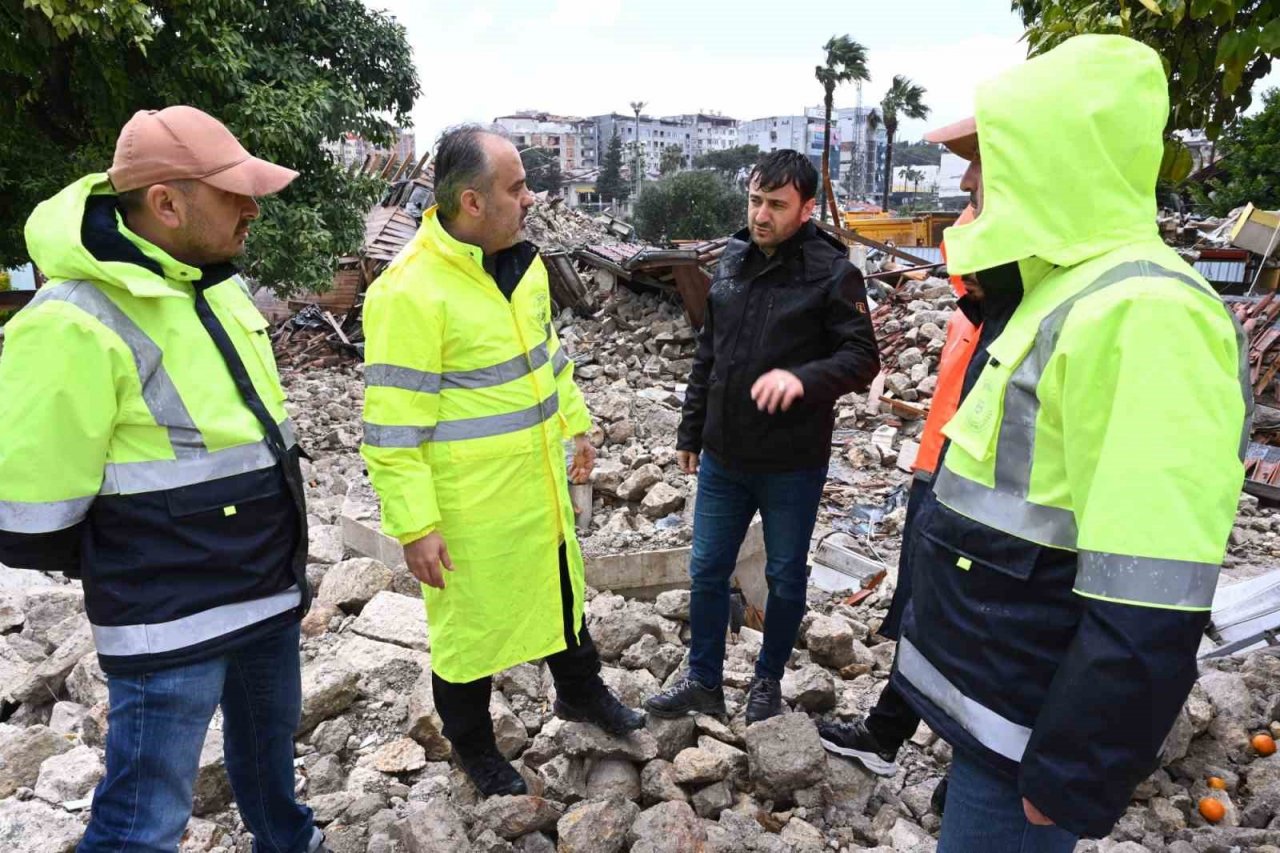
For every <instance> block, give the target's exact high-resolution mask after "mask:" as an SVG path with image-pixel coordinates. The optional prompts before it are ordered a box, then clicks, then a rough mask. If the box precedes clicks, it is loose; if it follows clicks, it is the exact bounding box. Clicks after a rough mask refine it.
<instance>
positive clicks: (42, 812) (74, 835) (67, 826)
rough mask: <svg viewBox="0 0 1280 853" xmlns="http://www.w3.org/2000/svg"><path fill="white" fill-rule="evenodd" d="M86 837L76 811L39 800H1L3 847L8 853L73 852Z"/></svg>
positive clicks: (1, 836) (0, 842)
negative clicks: (72, 812)
mask: <svg viewBox="0 0 1280 853" xmlns="http://www.w3.org/2000/svg"><path fill="white" fill-rule="evenodd" d="M83 836H84V824H82V823H81V822H80V819H79V818H78V817H76V816H75V815H73V814H70V813H68V812H65V811H63V810H62V809H55V808H53V807H51V806H49V805H46V804H45V803H43V802H40V801H39V800H26V801H23V800H15V799H0V850H5V851H8V853H72V851H74V850H75V848H76V845H77V844H79V843H80V839H81V838H82V837H83Z"/></svg>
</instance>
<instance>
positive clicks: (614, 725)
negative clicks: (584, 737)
mask: <svg viewBox="0 0 1280 853" xmlns="http://www.w3.org/2000/svg"><path fill="white" fill-rule="evenodd" d="M552 710H553V711H554V712H555V715H556V716H557V717H559V718H560V719H562V720H569V721H570V722H575V723H595V724H596V725H597V726H599V727H600V728H602V729H604V730H605V731H606V732H608V733H609V734H611V735H617V736H619V737H621V736H622V735H625V734H626V733H627V732H633V731H635V730H636V729H638V728H642V727H643V726H644V714H642V713H640V712H639V711H636V710H634V709H632V708H628V707H627V706H626V705H623V704H622V703H621V702H620V701H618V697H617V696H614V695H613V691H612V690H610V689H609V688H608V687H605V685H604V683H603V682H600V681H597V682H596V683H595V684H592V685H590V686H588V687H586V688H584V689H580V690H576V691H573V692H572V693H570V692H568V691H563V690H560V689H559V688H558V687H557V689H556V704H555V706H554V707H553V709H552Z"/></svg>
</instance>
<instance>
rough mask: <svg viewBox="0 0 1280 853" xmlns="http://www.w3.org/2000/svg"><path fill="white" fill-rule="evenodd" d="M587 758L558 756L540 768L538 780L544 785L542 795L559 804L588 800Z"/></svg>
mask: <svg viewBox="0 0 1280 853" xmlns="http://www.w3.org/2000/svg"><path fill="white" fill-rule="evenodd" d="M586 761H587V760H586V759H585V758H570V757H569V756H567V755H557V756H556V757H555V758H553V759H551V760H550V761H548V762H546V763H545V764H543V765H542V766H540V767H539V768H538V770H537V775H538V780H539V781H540V782H541V783H542V795H543V796H544V797H547V798H548V799H551V800H555V801H556V802H559V803H576V802H577V801H578V800H585V799H586V798H587V769H586Z"/></svg>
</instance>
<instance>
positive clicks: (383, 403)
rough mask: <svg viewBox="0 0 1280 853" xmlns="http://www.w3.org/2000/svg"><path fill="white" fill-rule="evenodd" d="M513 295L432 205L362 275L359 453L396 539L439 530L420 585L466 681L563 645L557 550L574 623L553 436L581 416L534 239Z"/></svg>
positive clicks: (574, 431)
mask: <svg viewBox="0 0 1280 853" xmlns="http://www.w3.org/2000/svg"><path fill="white" fill-rule="evenodd" d="M506 251H508V252H512V253H514V255H515V258H516V262H517V263H518V264H519V265H520V268H521V269H523V270H524V272H523V275H522V277H521V278H520V283H519V284H518V285H517V287H516V289H515V292H514V293H513V294H512V296H511V299H510V301H508V300H507V298H506V297H505V296H503V294H502V292H501V291H499V289H498V287H497V284H496V283H495V282H494V280H493V278H492V277H490V275H489V274H488V273H487V272H485V270H484V266H483V256H482V253H481V250H480V248H479V247H477V246H472V245H469V244H466V243H462V242H460V241H458V240H455V239H454V238H453V237H452V236H450V235H449V234H448V232H446V231H445V230H444V228H443V227H442V226H441V225H440V222H439V219H438V217H437V213H436V209H435V208H432V209H430V210H428V211H427V212H426V214H425V215H424V216H423V220H422V227H421V229H420V230H419V231H418V234H417V235H416V236H415V237H414V239H413V241H412V242H410V243H409V245H408V246H406V247H405V248H404V250H403V251H402V252H401V253H400V255H399V256H398V257H397V258H396V259H395V261H393V262H392V264H391V266H390V267H388V268H387V271H386V272H385V273H384V274H383V275H382V276H381V277H380V278H379V279H378V280H377V281H376V282H374V283H373V286H372V287H370V288H369V294H368V297H367V299H366V301H365V305H364V330H365V338H366V343H365V386H366V391H365V407H364V421H365V424H364V443H363V445H362V446H361V454H362V455H363V456H364V458H365V461H366V462H367V463H368V467H369V477H370V479H371V480H372V481H373V486H374V488H375V489H376V490H377V492H378V496H379V498H380V500H381V504H382V527H383V530H384V531H386V533H387V534H389V535H391V536H394V537H396V538H397V539H399V540H400V541H401V542H402V543H408V542H411V541H413V540H415V539H417V538H420V537H421V536H424V535H426V534H427V533H429V532H431V531H433V530H434V531H438V532H439V533H440V534H441V536H443V538H444V541H445V544H446V545H447V546H448V549H449V554H450V556H451V557H452V559H453V564H454V571H453V572H445V589H443V590H437V589H433V588H430V587H427V586H424V587H423V596H424V598H425V599H426V604H427V620H428V623H429V625H430V631H431V646H432V660H431V666H432V669H433V670H434V671H435V673H436V674H437V675H438V676H440V677H441V678H443V679H444V680H446V681H450V682H455V683H456V682H467V681H474V680H476V679H478V678H483V677H484V676H487V675H491V674H493V673H495V672H499V671H501V670H503V669H507V668H509V667H511V666H514V665H516V664H519V663H523V662H525V661H529V660H536V659H538V658H542V657H546V656H547V655H550V654H554V653H555V652H558V651H562V650H563V649H564V648H565V647H566V638H565V624H564V616H563V612H564V611H563V599H562V597H561V595H562V593H561V576H560V562H559V549H560V547H561V545H562V544H563V546H564V548H565V550H566V555H567V561H568V566H569V572H568V575H569V577H568V583H569V586H570V587H571V592H572V597H573V626H572V627H573V631H574V633H575V634H576V633H577V632H578V631H579V630H580V628H581V625H582V602H583V588H584V580H583V564H582V552H581V550H580V549H579V547H578V541H577V539H576V537H575V535H574V516H573V508H572V505H571V504H570V501H569V489H568V476H567V473H566V465H565V450H564V441H565V440H567V439H569V438H570V437H572V436H575V435H580V434H583V433H586V432H588V431H589V430H590V429H591V418H590V416H589V415H588V413H587V407H586V403H585V402H584V401H583V398H582V392H581V391H580V390H579V389H578V387H577V386H576V385H575V384H574V382H573V365H572V363H571V362H570V361H569V360H568V358H567V357H566V355H565V353H564V351H563V350H562V349H561V347H560V341H559V339H558V338H557V337H556V334H555V330H554V328H553V326H552V323H551V295H550V291H549V289H548V286H547V271H546V267H545V266H543V263H542V260H541V258H539V257H538V256H537V249H536V248H535V247H534V246H533V245H532V244H529V243H521V244H519V245H517V246H514V247H512V248H511V249H508V250H506Z"/></svg>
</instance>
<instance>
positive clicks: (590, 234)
mask: <svg viewBox="0 0 1280 853" xmlns="http://www.w3.org/2000/svg"><path fill="white" fill-rule="evenodd" d="M524 228H525V235H526V237H527V239H528V240H529V241H530V242H532V243H533V244H534V245H536V246H537V247H538V248H539V249H541V250H542V251H544V252H546V251H553V250H556V249H573V248H577V247H579V246H584V245H588V244H592V243H606V244H607V243H616V242H619V235H618V234H616V233H615V232H613V231H611V230H610V229H609V226H608V225H606V224H604V222H603V220H601V219H597V218H595V217H593V216H590V215H589V214H587V213H584V212H582V211H579V210H577V209H575V208H572V207H567V206H565V205H564V204H563V203H562V202H561V201H560V200H558V199H557V200H555V201H550V202H549V201H544V200H539V201H538V202H537V203H536V204H534V206H533V207H531V208H529V215H528V216H527V217H526V219H525V221H524Z"/></svg>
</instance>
